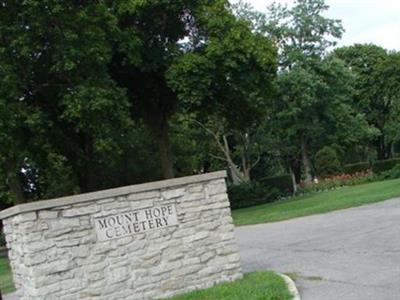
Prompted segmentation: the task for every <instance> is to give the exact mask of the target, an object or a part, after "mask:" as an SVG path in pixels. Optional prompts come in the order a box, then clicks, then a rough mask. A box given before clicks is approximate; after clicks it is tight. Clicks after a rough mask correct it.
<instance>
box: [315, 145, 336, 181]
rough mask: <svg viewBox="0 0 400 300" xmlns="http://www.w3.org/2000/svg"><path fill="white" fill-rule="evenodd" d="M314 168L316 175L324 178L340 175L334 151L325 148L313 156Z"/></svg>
mask: <svg viewBox="0 0 400 300" xmlns="http://www.w3.org/2000/svg"><path fill="white" fill-rule="evenodd" d="M315 168H316V169H317V172H318V175H319V176H322V177H325V176H329V175H336V174H339V173H341V171H342V168H341V164H340V161H339V158H338V156H337V153H336V151H335V150H334V149H333V148H331V147H327V146H325V147H324V148H322V149H321V150H319V151H318V152H317V154H316V155H315Z"/></svg>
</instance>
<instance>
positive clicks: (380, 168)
mask: <svg viewBox="0 0 400 300" xmlns="http://www.w3.org/2000/svg"><path fill="white" fill-rule="evenodd" d="M398 164H400V158H393V159H385V160H378V161H376V162H374V163H373V164H372V171H373V172H374V173H375V174H380V173H381V172H384V171H389V170H390V169H392V168H394V167H395V166H396V165H398Z"/></svg>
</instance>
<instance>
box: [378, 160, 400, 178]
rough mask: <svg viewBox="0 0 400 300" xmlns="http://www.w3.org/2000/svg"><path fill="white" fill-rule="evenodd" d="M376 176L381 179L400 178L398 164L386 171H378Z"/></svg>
mask: <svg viewBox="0 0 400 300" xmlns="http://www.w3.org/2000/svg"><path fill="white" fill-rule="evenodd" d="M378 177H379V179H381V180H387V179H397V178H400V164H397V165H395V166H394V167H393V168H392V169H390V170H388V171H384V172H382V173H380V174H379V176H378Z"/></svg>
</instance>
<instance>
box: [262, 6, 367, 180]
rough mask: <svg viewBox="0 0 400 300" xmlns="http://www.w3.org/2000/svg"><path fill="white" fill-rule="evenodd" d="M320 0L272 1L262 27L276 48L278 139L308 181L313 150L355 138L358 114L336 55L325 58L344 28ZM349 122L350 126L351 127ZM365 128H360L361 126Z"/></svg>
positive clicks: (346, 74) (359, 121) (348, 76)
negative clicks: (278, 66)
mask: <svg viewBox="0 0 400 300" xmlns="http://www.w3.org/2000/svg"><path fill="white" fill-rule="evenodd" d="M327 9H328V6H327V5H326V4H325V2H324V1H323V0H297V1H295V3H294V5H293V7H292V8H288V7H287V6H282V5H278V4H273V5H272V6H271V7H270V8H269V16H268V18H267V19H266V20H267V21H266V23H265V26H264V31H265V32H266V34H268V35H269V36H271V37H272V38H273V39H274V40H275V41H276V43H277V45H278V47H279V54H280V55H279V57H280V71H279V76H278V81H277V85H278V90H279V95H280V96H279V97H278V98H277V100H278V101H277V102H276V108H277V113H276V114H275V116H276V118H275V119H274V120H273V124H275V125H277V124H279V125H278V126H279V128H277V133H279V132H280V134H277V135H276V136H277V138H278V139H283V140H285V141H286V142H279V143H278V144H286V145H287V148H286V149H282V152H283V153H284V155H283V156H285V157H287V160H288V162H289V166H290V167H291V168H290V169H294V165H295V162H296V161H297V159H300V160H301V162H302V165H303V171H304V172H303V173H304V177H305V180H306V181H307V182H309V181H311V179H312V169H313V168H312V162H311V157H312V154H313V153H315V152H316V151H317V150H318V148H322V146H324V145H327V144H328V145H329V144H330V143H337V142H338V141H341V142H340V144H343V141H345V140H349V141H350V140H352V139H353V140H354V138H356V137H354V136H352V134H353V132H355V131H357V130H360V132H366V131H365V130H361V129H360V126H362V125H363V119H362V116H360V115H357V114H356V113H353V112H352V110H351V106H350V103H349V101H350V99H351V93H352V87H351V82H352V76H351V73H350V71H349V70H348V69H347V68H346V67H345V66H344V64H343V63H341V62H340V61H339V60H337V59H333V58H327V57H326V56H327V54H328V52H329V50H330V48H331V47H333V46H334V45H335V44H336V41H337V39H339V38H340V37H341V34H342V32H343V28H342V25H341V23H340V21H338V20H333V19H329V18H326V17H325V16H324V12H325V11H326V10H327ZM350 125H351V127H350ZM364 129H365V128H364ZM339 137H340V138H339Z"/></svg>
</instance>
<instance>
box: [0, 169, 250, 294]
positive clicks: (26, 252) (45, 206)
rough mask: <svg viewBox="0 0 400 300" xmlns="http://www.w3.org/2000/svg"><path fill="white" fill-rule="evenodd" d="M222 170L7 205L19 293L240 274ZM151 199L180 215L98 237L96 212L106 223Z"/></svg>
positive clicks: (90, 290) (179, 282)
mask: <svg viewBox="0 0 400 300" xmlns="http://www.w3.org/2000/svg"><path fill="white" fill-rule="evenodd" d="M225 176H226V174H225V172H216V173H210V174H204V175H197V176H191V177H184V178H178V179H173V180H167V181H160V182H155V183H149V184H145V185H136V186H130V187H124V188H119V189H113V190H108V191H103V192H96V193H91V194H84V195H78V196H75V198H76V199H75V198H74V197H67V198H60V199H55V200H51V201H52V202H51V201H49V200H47V201H43V202H42V203H40V202H39V203H36V206H35V205H31V204H29V205H25V206H22V207H20V208H15V207H14V208H12V209H9V210H5V211H3V212H1V213H0V217H1V218H2V219H3V223H4V232H5V235H6V241H7V247H8V248H9V257H10V262H11V267H12V271H13V276H14V283H15V285H16V288H17V290H18V292H19V294H20V297H21V299H22V300H31V299H48V300H51V299H57V300H67V299H107V300H113V299H115V300H120V299H131V300H134V299H137V300H145V299H159V298H168V297H171V296H173V295H176V294H179V293H183V292H188V291H191V290H194V289H200V288H207V287H210V286H212V285H215V284H217V283H220V282H225V281H232V280H236V279H239V278H241V277H242V273H241V269H240V257H239V254H238V248H237V246H236V243H235V239H234V226H233V224H232V218H231V213H230V208H229V201H228V197H227V194H226V184H225ZM103 196H106V197H105V198H104V197H103ZM35 207H38V208H39V209H35ZM154 207H168V208H170V209H172V208H173V209H175V210H176V224H175V223H173V224H175V225H170V226H168V227H162V226H161V225H163V224H161V221H160V222H159V224H158V225H160V228H158V227H156V223H155V222H150V223H149V224H148V223H146V224H145V225H146V226H149V225H150V226H151V225H153V227H154V228H153V229H152V230H149V231H145V230H142V229H143V228H139V224H137V226H136V225H135V226H136V228H133V227H132V228H131V229H130V231H131V232H129V233H127V232H125V233H123V232H122V231H121V230H119V229H118V230H114V229H112V230H110V231H108V232H107V236H106V238H108V237H111V238H110V239H109V240H104V241H100V240H99V237H98V234H97V233H96V230H95V225H94V223H95V222H96V220H101V221H98V222H99V224H100V225H101V226H103V227H104V226H107V223H106V222H107V220H108V222H111V221H113V222H115V217H113V216H117V215H124V214H127V213H128V212H137V211H139V210H142V211H143V212H144V211H147V210H146V209H148V208H154ZM166 210H167V209H165V211H166ZM160 211H161V210H160ZM147 212H148V211H147ZM147 212H146V213H147ZM107 218H108V219H107ZM104 220H106V221H104ZM116 220H117V221H118V219H116ZM102 222H103V223H102ZM153 223H154V224H153ZM142 225H143V224H142ZM145 225H143V226H145ZM158 225H157V226H158ZM107 228H108V227H104V228H103V229H107ZM110 228H111V227H110ZM134 229H135V231H133V230H134ZM144 229H146V228H144ZM147 229H149V228H147ZM136 230H137V231H136ZM116 235H119V236H116Z"/></svg>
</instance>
